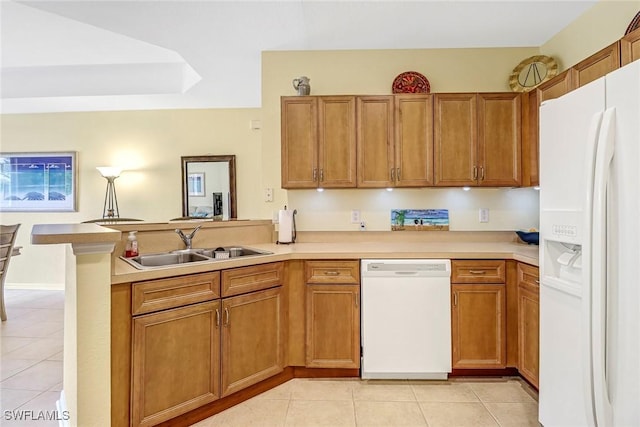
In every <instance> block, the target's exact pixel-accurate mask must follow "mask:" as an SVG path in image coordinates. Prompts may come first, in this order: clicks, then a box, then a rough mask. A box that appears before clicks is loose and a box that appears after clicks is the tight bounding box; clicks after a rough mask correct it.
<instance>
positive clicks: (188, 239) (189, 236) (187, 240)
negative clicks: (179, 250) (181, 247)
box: [176, 225, 202, 249]
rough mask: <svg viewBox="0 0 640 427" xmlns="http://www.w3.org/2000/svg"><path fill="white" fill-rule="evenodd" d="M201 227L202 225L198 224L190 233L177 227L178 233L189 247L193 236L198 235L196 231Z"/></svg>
mask: <svg viewBox="0 0 640 427" xmlns="http://www.w3.org/2000/svg"><path fill="white" fill-rule="evenodd" d="M200 227H202V226H201V225H199V226H197V227H196V228H194V229H193V231H192V232H191V233H189V234H184V233H183V232H182V230H180V229H179V228H176V233H178V236H180V238H181V239H182V241H183V242H184V244H185V245H187V249H191V240H192V239H193V236H195V235H196V232H197V231H198V230H200Z"/></svg>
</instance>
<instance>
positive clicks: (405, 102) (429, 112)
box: [395, 94, 433, 187]
mask: <svg viewBox="0 0 640 427" xmlns="http://www.w3.org/2000/svg"><path fill="white" fill-rule="evenodd" d="M395 107H396V108H395V129H396V138H395V167H396V173H395V185H396V186H397V187H427V186H431V185H433V95H416V94H411V95H396V96H395Z"/></svg>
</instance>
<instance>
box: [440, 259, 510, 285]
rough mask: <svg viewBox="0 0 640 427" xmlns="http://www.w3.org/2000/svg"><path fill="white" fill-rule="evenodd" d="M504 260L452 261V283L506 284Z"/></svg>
mask: <svg viewBox="0 0 640 427" xmlns="http://www.w3.org/2000/svg"><path fill="white" fill-rule="evenodd" d="M504 282H505V262H504V260H486V259H482V260H464V259H463V260H452V261H451V283H504Z"/></svg>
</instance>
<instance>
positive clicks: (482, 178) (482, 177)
mask: <svg viewBox="0 0 640 427" xmlns="http://www.w3.org/2000/svg"><path fill="white" fill-rule="evenodd" d="M480 180H482V181H484V166H480Z"/></svg>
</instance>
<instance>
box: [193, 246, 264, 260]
mask: <svg viewBox="0 0 640 427" xmlns="http://www.w3.org/2000/svg"><path fill="white" fill-rule="evenodd" d="M200 253H201V254H202V255H205V256H208V257H211V258H216V259H221V258H222V259H224V258H237V257H246V256H255V255H271V254H272V253H273V252H269V251H263V250H259V249H254V248H247V247H245V246H220V247H217V248H210V249H203V250H202V251H201V252H200Z"/></svg>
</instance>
